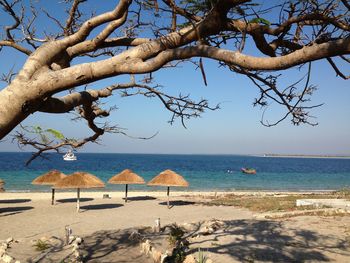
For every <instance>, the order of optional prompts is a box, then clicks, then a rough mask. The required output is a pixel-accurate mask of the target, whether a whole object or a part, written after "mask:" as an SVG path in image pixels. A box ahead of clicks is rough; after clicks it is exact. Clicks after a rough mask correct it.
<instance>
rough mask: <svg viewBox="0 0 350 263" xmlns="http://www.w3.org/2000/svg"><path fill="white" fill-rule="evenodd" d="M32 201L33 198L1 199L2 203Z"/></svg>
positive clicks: (0, 202)
mask: <svg viewBox="0 0 350 263" xmlns="http://www.w3.org/2000/svg"><path fill="white" fill-rule="evenodd" d="M30 201H32V199H5V200H0V204H19V203H28V202H30Z"/></svg>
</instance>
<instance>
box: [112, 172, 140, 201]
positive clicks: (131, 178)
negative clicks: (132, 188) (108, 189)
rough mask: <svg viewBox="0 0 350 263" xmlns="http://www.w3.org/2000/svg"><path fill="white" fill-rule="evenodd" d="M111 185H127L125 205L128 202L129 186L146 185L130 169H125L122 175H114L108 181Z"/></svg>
mask: <svg viewBox="0 0 350 263" xmlns="http://www.w3.org/2000/svg"><path fill="white" fill-rule="evenodd" d="M108 183H110V184H125V203H126V202H127V201H128V185H129V184H144V183H145V180H143V178H142V177H141V176H139V175H137V174H136V173H134V172H133V171H132V170H130V169H125V170H123V171H122V172H121V173H119V174H116V175H114V176H113V177H111V178H110V179H109V180H108Z"/></svg>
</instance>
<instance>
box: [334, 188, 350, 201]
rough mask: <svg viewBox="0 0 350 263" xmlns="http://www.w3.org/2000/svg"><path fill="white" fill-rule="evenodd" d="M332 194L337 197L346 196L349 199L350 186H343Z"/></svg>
mask: <svg viewBox="0 0 350 263" xmlns="http://www.w3.org/2000/svg"><path fill="white" fill-rule="evenodd" d="M334 195H336V196H338V198H346V199H348V200H350V188H343V189H340V190H338V191H335V192H334Z"/></svg>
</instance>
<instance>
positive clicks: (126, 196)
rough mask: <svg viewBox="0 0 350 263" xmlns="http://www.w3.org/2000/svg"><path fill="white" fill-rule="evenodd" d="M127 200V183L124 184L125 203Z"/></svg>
mask: <svg viewBox="0 0 350 263" xmlns="http://www.w3.org/2000/svg"><path fill="white" fill-rule="evenodd" d="M127 201H128V185H127V184H126V185H125V203H126V202H127Z"/></svg>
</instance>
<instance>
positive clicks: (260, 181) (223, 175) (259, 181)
mask: <svg viewBox="0 0 350 263" xmlns="http://www.w3.org/2000/svg"><path fill="white" fill-rule="evenodd" d="M76 155H77V157H78V160H77V161H73V162H67V161H63V159H62V155H60V154H48V155H47V157H48V160H42V159H37V160H34V161H33V162H32V163H31V164H30V165H29V166H28V167H26V166H25V165H24V164H25V161H26V160H27V159H28V158H29V157H30V153H23V152H22V153H5V152H2V153H0V178H1V179H3V180H5V182H6V184H5V189H6V191H49V190H50V189H49V188H47V187H42V186H33V185H31V184H30V183H31V181H32V180H33V179H34V178H35V177H37V176H39V175H41V174H42V173H44V172H46V171H48V170H50V169H54V168H55V169H58V170H61V171H63V172H64V173H66V174H69V173H72V172H74V171H87V172H90V173H92V174H95V175H96V176H98V177H100V178H101V179H102V180H103V181H105V182H107V180H108V179H109V178H110V177H111V176H113V175H115V174H117V173H119V172H120V171H122V170H123V169H126V168H129V169H132V170H133V171H134V172H136V173H138V174H139V175H140V176H142V177H143V178H144V179H145V181H148V180H150V179H151V178H152V177H153V176H155V175H157V174H158V173H160V172H161V171H163V170H165V169H172V170H174V171H176V172H177V173H179V174H181V175H183V176H184V177H185V178H186V180H188V182H189V183H190V187H189V188H186V189H182V188H179V189H178V190H185V191H187V190H188V191H200V190H210V191H230V190H334V189H340V188H344V187H350V159H334V158H330V159H322V158H276V157H254V156H238V155H163V154H103V153H78V154H76ZM241 167H253V168H255V169H256V170H257V174H256V175H246V174H242V173H241V172H240V169H241ZM107 189H110V190H122V189H124V187H123V186H116V185H108V184H107ZM130 190H131V191H132V190H142V191H143V190H150V191H151V190H152V191H154V190H162V189H158V188H153V187H152V188H151V187H147V186H138V185H135V186H130Z"/></svg>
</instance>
